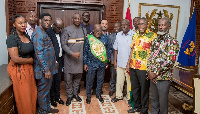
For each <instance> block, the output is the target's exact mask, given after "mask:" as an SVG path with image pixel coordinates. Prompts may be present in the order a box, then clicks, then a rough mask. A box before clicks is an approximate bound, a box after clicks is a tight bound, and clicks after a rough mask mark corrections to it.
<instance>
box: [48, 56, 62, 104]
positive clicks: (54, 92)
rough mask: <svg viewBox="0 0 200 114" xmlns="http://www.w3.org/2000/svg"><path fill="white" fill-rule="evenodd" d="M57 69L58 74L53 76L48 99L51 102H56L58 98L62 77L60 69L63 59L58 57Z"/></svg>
mask: <svg viewBox="0 0 200 114" xmlns="http://www.w3.org/2000/svg"><path fill="white" fill-rule="evenodd" d="M57 62H58V63H59V68H58V73H57V74H55V75H54V76H53V82H52V86H51V90H50V98H51V100H56V99H59V98H60V81H61V76H62V68H63V66H64V65H63V63H64V60H63V57H59V59H58V61H57Z"/></svg>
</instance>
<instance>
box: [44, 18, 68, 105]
mask: <svg viewBox="0 0 200 114" xmlns="http://www.w3.org/2000/svg"><path fill="white" fill-rule="evenodd" d="M63 27H64V23H63V21H62V19H60V18H56V19H55V21H54V23H53V25H52V27H50V28H49V29H47V34H48V36H49V37H50V38H51V41H52V43H53V47H54V50H55V55H56V63H57V65H58V73H56V74H55V75H54V76H53V82H52V86H51V90H50V97H51V105H52V106H54V107H57V103H56V102H58V103H59V104H64V102H63V100H62V99H61V98H60V81H61V75H62V68H63V56H62V47H61V38H60V35H61V32H62V30H63Z"/></svg>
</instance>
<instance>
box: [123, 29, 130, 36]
mask: <svg viewBox="0 0 200 114" xmlns="http://www.w3.org/2000/svg"><path fill="white" fill-rule="evenodd" d="M131 32H132V30H131V29H130V30H129V31H128V33H127V36H128V35H129V36H132V34H131ZM122 35H125V34H124V33H123V31H122Z"/></svg>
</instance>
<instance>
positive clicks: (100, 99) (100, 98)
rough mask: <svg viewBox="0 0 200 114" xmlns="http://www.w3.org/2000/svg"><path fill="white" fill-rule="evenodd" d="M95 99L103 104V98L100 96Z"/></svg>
mask: <svg viewBox="0 0 200 114" xmlns="http://www.w3.org/2000/svg"><path fill="white" fill-rule="evenodd" d="M96 98H97V99H99V101H100V102H101V103H103V102H104V100H103V98H102V97H101V95H99V96H96Z"/></svg>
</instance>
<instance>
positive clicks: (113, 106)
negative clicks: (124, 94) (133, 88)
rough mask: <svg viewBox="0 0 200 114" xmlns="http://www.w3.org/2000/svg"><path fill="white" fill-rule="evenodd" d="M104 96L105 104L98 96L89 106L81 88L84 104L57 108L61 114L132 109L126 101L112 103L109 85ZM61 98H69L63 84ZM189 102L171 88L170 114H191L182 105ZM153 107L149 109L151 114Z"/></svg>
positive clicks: (98, 113) (122, 112)
mask: <svg viewBox="0 0 200 114" xmlns="http://www.w3.org/2000/svg"><path fill="white" fill-rule="evenodd" d="M102 90H103V95H102V97H103V98H104V103H100V102H99V100H97V98H96V96H95V95H93V96H92V98H91V101H92V102H91V104H87V103H86V102H85V100H86V93H85V88H84V87H83V86H81V92H80V94H79V96H80V97H81V98H82V99H83V101H82V102H77V101H75V100H73V101H72V103H71V105H70V106H66V105H60V104H58V106H57V107H56V108H58V109H59V114H128V113H127V110H128V109H130V107H128V103H127V101H126V100H120V101H118V102H116V103H112V102H111V99H112V98H113V97H114V96H112V97H109V96H108V92H109V84H108V83H106V84H104V85H103V89H102ZM61 98H62V99H63V100H64V101H66V100H67V96H66V93H65V84H64V82H62V83H61ZM184 102H187V103H189V104H192V102H193V100H192V98H190V97H188V96H186V95H185V94H183V93H181V92H180V91H178V90H176V89H175V88H173V87H170V93H169V114H190V113H188V112H183V111H182V104H183V103H184ZM150 110H151V107H150V108H149V114H150Z"/></svg>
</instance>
